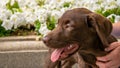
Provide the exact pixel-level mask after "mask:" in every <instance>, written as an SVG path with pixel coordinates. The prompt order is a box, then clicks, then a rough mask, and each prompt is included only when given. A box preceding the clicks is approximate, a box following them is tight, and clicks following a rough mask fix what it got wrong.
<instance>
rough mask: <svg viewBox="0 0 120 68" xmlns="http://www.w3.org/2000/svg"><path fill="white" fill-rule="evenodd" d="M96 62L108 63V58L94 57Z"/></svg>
mask: <svg viewBox="0 0 120 68" xmlns="http://www.w3.org/2000/svg"><path fill="white" fill-rule="evenodd" d="M96 58H97V60H98V61H101V62H108V61H110V58H109V56H103V57H96Z"/></svg>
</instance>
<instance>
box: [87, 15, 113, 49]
mask: <svg viewBox="0 0 120 68" xmlns="http://www.w3.org/2000/svg"><path fill="white" fill-rule="evenodd" d="M86 23H87V25H88V27H91V28H93V29H94V30H95V31H96V32H97V35H98V37H99V38H100V40H101V42H102V44H103V47H107V46H108V45H109V43H108V40H107V37H108V36H109V35H110V33H111V31H112V23H111V22H110V21H109V20H108V19H106V18H105V17H103V16H101V15H99V14H94V13H93V14H88V15H87V21H86Z"/></svg>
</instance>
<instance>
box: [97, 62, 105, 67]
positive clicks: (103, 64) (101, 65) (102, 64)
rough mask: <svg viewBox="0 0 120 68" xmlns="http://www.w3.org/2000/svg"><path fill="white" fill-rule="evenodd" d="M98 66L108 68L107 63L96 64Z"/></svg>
mask: <svg viewBox="0 0 120 68" xmlns="http://www.w3.org/2000/svg"><path fill="white" fill-rule="evenodd" d="M96 65H97V66H98V67H99V68H107V66H106V63H102V62H96Z"/></svg>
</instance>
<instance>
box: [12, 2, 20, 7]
mask: <svg viewBox="0 0 120 68" xmlns="http://www.w3.org/2000/svg"><path fill="white" fill-rule="evenodd" d="M12 8H18V9H19V4H18V2H17V1H15V2H14V4H13V5H12Z"/></svg>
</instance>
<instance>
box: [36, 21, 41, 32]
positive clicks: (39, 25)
mask: <svg viewBox="0 0 120 68" xmlns="http://www.w3.org/2000/svg"><path fill="white" fill-rule="evenodd" d="M40 27H41V23H40V21H39V20H36V21H35V31H36V32H37V33H39V29H40Z"/></svg>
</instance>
